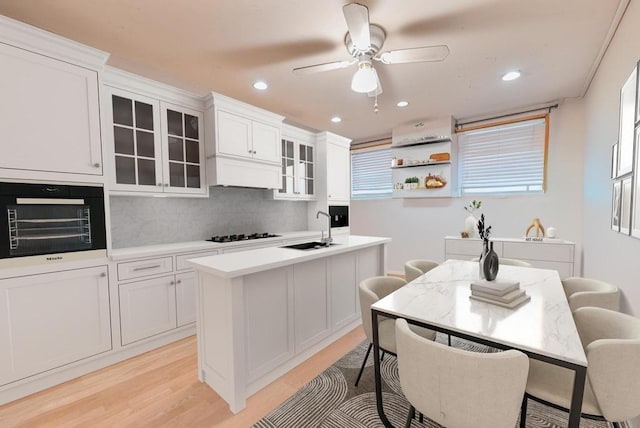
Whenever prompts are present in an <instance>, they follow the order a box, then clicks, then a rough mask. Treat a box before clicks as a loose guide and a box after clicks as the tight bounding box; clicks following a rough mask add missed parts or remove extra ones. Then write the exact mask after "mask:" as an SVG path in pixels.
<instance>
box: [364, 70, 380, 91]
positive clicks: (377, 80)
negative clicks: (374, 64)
mask: <svg viewBox="0 0 640 428" xmlns="http://www.w3.org/2000/svg"><path fill="white" fill-rule="evenodd" d="M373 72H374V73H375V74H376V82H378V86H376V88H375V89H374V90H373V91H371V92H367V95H368V96H370V97H375V96H378V95H380V94H381V93H382V84H381V83H380V77H379V76H378V72H377V71H376V69H375V68H374V69H373Z"/></svg>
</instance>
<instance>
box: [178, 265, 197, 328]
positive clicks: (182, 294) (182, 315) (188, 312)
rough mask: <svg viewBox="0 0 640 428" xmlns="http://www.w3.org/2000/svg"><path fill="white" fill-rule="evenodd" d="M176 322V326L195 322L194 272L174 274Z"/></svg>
mask: <svg viewBox="0 0 640 428" xmlns="http://www.w3.org/2000/svg"><path fill="white" fill-rule="evenodd" d="M176 322H177V325H178V327H182V326H183V325H187V324H191V323H194V322H196V273H195V272H187V273H179V274H177V275H176Z"/></svg>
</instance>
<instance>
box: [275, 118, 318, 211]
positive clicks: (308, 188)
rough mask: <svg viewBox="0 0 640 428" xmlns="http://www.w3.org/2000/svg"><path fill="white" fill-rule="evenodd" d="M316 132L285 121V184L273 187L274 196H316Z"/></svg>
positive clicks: (283, 137)
mask: <svg viewBox="0 0 640 428" xmlns="http://www.w3.org/2000/svg"><path fill="white" fill-rule="evenodd" d="M315 139H316V136H315V134H314V133H312V132H309V131H305V130H303V129H300V128H296V127H294V126H291V125H286V124H283V125H282V141H281V147H280V149H281V152H282V161H281V178H282V187H281V188H280V189H278V190H274V191H273V197H274V199H288V200H301V201H309V200H313V199H315V198H316V173H315V160H314V159H315V149H316V144H315Z"/></svg>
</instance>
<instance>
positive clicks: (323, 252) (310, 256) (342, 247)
mask: <svg viewBox="0 0 640 428" xmlns="http://www.w3.org/2000/svg"><path fill="white" fill-rule="evenodd" d="M349 236H356V237H357V236H358V235H349ZM364 238H370V239H371V240H370V241H368V242H363V243H356V244H339V245H336V246H333V247H329V248H322V249H317V250H313V251H308V252H306V251H305V250H295V249H287V248H279V247H271V248H258V249H255V250H249V251H247V252H244V253H243V254H244V255H245V256H248V257H251V256H252V254H251V253H253V255H260V253H264V252H269V251H273V250H274V249H277V250H284V251H287V252H289V251H291V252H292V253H291V254H299V256H298V257H292V258H286V259H283V260H277V261H271V262H268V263H262V264H258V265H255V266H249V267H246V268H241V269H237V270H234V271H223V270H219V269H216V268H215V267H212V266H210V265H208V264H206V263H205V260H207V259H209V257H202V258H200V259H191V260H187V264H189V265H190V266H192V267H194V268H195V269H196V270H201V271H204V272H206V273H209V274H212V275H215V276H218V277H220V278H223V279H232V278H237V277H240V276H245V275H250V274H253V273H258V272H263V271H266V270H271V269H277V268H280V267H285V266H289V265H292V264H298V263H304V262H308V261H311V260H315V259H319V258H324V257H330V256H334V255H337V254H342V253H347V252H351V251H355V250H359V249H363V248H368V247H373V246H376V245H382V244H388V243H389V242H391V238H386V237H376V236H367V237H364ZM212 257H217V256H212ZM198 260H202V261H201V262H198Z"/></svg>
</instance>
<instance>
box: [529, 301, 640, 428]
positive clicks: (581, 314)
mask: <svg viewBox="0 0 640 428" xmlns="http://www.w3.org/2000/svg"><path fill="white" fill-rule="evenodd" d="M573 318H574V320H575V323H576V327H577V328H578V333H579V334H580V339H581V340H582V346H583V347H584V350H585V353H586V355H587V379H586V382H585V387H584V398H583V402H582V417H585V418H589V419H604V420H606V421H608V422H611V423H612V424H613V425H614V427H615V426H618V423H619V422H621V421H625V420H628V419H631V418H633V417H636V416H638V415H640V319H637V318H634V317H632V316H630V315H626V314H622V313H619V312H616V311H611V310H609V309H603V308H594V307H583V308H578V309H576V311H575V312H574V313H573ZM530 364H531V366H530V369H529V379H528V381H527V388H526V392H525V399H524V400H523V402H522V413H521V416H520V427H521V428H524V426H525V423H526V413H527V399H529V398H530V399H533V400H536V401H544V402H546V403H548V404H551V405H552V406H554V407H557V408H560V409H564V410H566V409H568V408H569V406H570V404H571V393H572V391H573V372H572V371H571V370H568V369H564V368H561V367H559V366H554V365H551V364H546V363H543V362H541V361H537V360H531V361H530Z"/></svg>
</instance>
